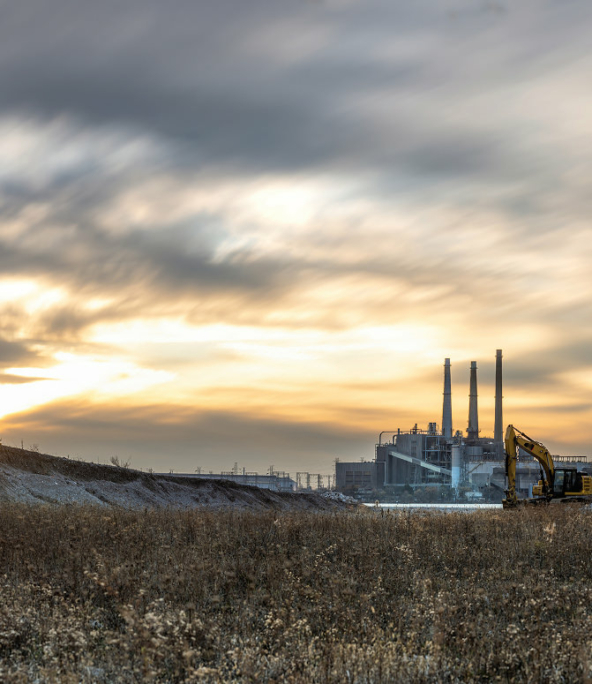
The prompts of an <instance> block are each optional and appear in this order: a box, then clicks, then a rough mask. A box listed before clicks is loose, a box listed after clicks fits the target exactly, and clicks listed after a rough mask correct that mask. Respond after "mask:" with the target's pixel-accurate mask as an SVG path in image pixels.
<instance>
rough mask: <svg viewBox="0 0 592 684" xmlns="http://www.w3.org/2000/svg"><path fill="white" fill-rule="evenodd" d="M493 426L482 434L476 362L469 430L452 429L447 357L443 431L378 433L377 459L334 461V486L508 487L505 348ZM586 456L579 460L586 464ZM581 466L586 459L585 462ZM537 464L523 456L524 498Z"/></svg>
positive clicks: (498, 360)
mask: <svg viewBox="0 0 592 684" xmlns="http://www.w3.org/2000/svg"><path fill="white" fill-rule="evenodd" d="M495 360H496V364H495V368H496V371H495V424H494V434H493V437H482V436H481V435H480V429H479V411H478V388H477V362H476V361H471V365H470V369H469V370H470V375H469V411H468V425H467V430H466V434H463V432H462V431H460V430H457V431H456V432H454V431H453V426H452V384H451V364H450V359H445V361H444V392H443V406H442V423H441V429H439V428H438V425H437V423H436V422H432V423H428V427H427V429H426V430H422V429H419V428H418V427H417V424H416V425H415V426H414V427H413V428H412V429H411V430H401V429H397V430H395V431H390V430H384V431H382V432H381V433H380V435H379V438H378V443H377V444H376V448H375V457H374V460H373V461H366V462H359V461H358V462H350V463H347V462H340V461H338V462H337V463H336V468H335V481H336V488H337V489H338V490H340V491H344V492H352V491H354V492H355V491H356V490H357V491H364V490H366V491H369V490H377V489H383V490H387V491H388V490H389V489H391V490H394V489H396V488H399V489H400V488H401V487H411V488H412V489H413V490H417V489H418V488H421V487H434V486H438V487H439V486H442V485H444V486H448V487H452V488H453V489H454V490H456V491H457V492H458V491H459V489H460V488H463V489H465V490H468V491H470V490H472V491H473V495H475V496H479V493H480V490H483V489H484V488H489V487H493V488H495V489H497V490H498V491H499V493H500V494H501V493H503V491H504V489H505V486H506V484H505V462H504V441H503V440H504V424H503V407H502V401H503V398H502V350H501V349H498V350H497V351H496V356H495ZM583 460H584V459H578V461H579V462H582V461H583ZM583 466H584V467H583V469H585V466H586V462H585V460H584V463H583ZM539 476H540V474H539V467H538V465H537V464H536V462H534V461H533V459H532V458H531V457H521V462H520V464H519V466H518V472H517V490H518V491H519V495H520V496H530V495H531V492H532V485H533V484H536V482H537V481H538V479H539Z"/></svg>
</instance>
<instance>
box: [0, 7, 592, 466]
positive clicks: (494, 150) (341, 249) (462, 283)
mask: <svg viewBox="0 0 592 684" xmlns="http://www.w3.org/2000/svg"><path fill="white" fill-rule="evenodd" d="M489 6H490V5H489V4H487V3H479V2H476V3H475V2H464V0H459V1H455V2H451V3H448V5H446V6H442V5H438V4H436V3H434V2H431V1H427V0H426V1H425V2H424V1H422V2H418V3H407V4H401V3H398V4H397V3H395V4H393V3H390V4H389V3H386V2H384V1H383V0H369V2H366V3H354V2H349V1H345V0H343V1H342V0H339V1H338V0H330V1H329V2H325V3H321V4H318V3H317V4H311V3H304V2H299V1H298V0H296V2H292V3H287V4H286V3H277V2H271V0H255V1H254V2H250V3H248V4H247V3H241V2H238V1H231V0H221V2H217V3H215V4H207V5H206V4H204V3H201V4H195V3H190V2H188V1H185V0H179V2H175V3H174V4H173V6H172V8H171V7H169V6H167V7H166V8H165V7H164V5H163V6H157V5H154V4H153V5H146V4H145V3H144V4H142V3H139V2H138V1H137V0H125V1H124V2H118V3H115V2H111V1H108V2H106V3H99V4H95V5H93V6H92V7H91V6H88V7H84V8H83V7H81V6H80V5H78V4H76V3H73V2H72V0H56V2H53V3H52V4H51V8H49V7H48V6H47V5H46V4H43V3H41V2H40V0H25V1H24V2H21V3H19V4H18V5H15V6H14V7H10V8H8V7H7V8H4V10H3V16H2V22H1V23H0V60H2V63H3V64H4V65H5V67H6V68H5V69H3V70H2V73H0V273H1V274H2V287H0V332H1V334H2V339H3V340H4V341H3V342H1V343H0V365H1V367H3V368H10V367H11V366H14V365H15V364H19V365H23V366H28V367H29V368H30V369H36V368H38V367H39V366H48V365H49V366H51V365H52V364H53V363H55V357H56V355H57V354H58V353H59V352H60V351H64V350H67V351H70V352H72V353H77V354H89V355H92V354H98V355H100V356H102V357H105V356H108V355H109V354H111V355H113V357H114V358H117V359H119V358H122V357H124V358H126V359H127V360H130V359H131V361H132V362H133V363H134V364H136V365H137V366H138V367H139V368H147V369H152V370H155V371H159V370H164V369H169V368H171V367H172V366H174V367H175V372H178V371H179V370H180V366H183V369H182V371H181V372H180V375H181V376H182V377H184V378H185V377H186V378H191V381H192V382H195V383H196V384H197V383H198V382H199V380H198V379H197V378H200V377H207V378H208V380H209V379H210V378H211V377H212V375H214V374H213V372H212V370H211V367H214V368H215V369H216V373H217V380H218V382H219V383H220V384H221V385H223V384H224V382H226V381H227V378H228V375H231V376H236V386H237V392H236V393H235V395H234V399H233V398H232V397H233V395H232V392H229V393H228V394H227V395H225V397H224V400H225V401H226V402H227V410H228V412H229V415H232V416H234V418H233V421H234V423H233V424H236V425H240V420H238V419H237V418H236V411H235V408H236V407H233V406H231V404H232V401H233V400H234V401H238V400H239V399H240V400H241V401H243V400H245V397H246V396H248V394H249V393H250V394H251V395H252V394H253V387H257V388H258V390H257V391H258V392H261V394H262V395H265V401H267V402H268V403H267V405H265V406H264V410H263V413H262V415H260V416H258V417H257V419H255V418H253V421H254V422H253V421H251V422H249V426H250V427H245V426H242V427H244V428H245V429H247V430H252V431H253V435H255V428H254V427H253V425H255V424H257V421H264V420H265V417H266V416H267V417H268V418H269V415H270V411H271V408H270V405H271V402H270V401H269V397H270V396H274V395H273V392H272V391H271V390H270V383H271V381H270V379H269V375H271V374H272V373H271V371H273V374H275V375H276V378H275V382H276V383H278V384H279V385H283V386H286V387H288V390H287V391H288V392H289V393H291V394H290V396H291V397H292V399H293V402H294V403H296V402H300V401H301V402H303V404H304V405H306V406H308V404H307V401H306V400H305V399H304V398H303V397H304V393H303V391H302V387H300V386H296V385H295V384H292V382H293V375H294V374H296V373H299V374H300V375H301V376H302V377H303V378H306V379H307V381H309V380H310V376H311V375H315V376H316V377H315V380H316V381H317V383H318V384H323V385H325V386H326V387H328V388H332V391H334V392H335V393H336V394H335V396H337V395H338V394H339V392H340V390H339V388H338V383H337V382H336V380H335V376H336V375H338V374H341V375H342V376H343V377H342V383H343V387H352V386H355V385H356V383H360V381H362V384H363V380H364V379H366V380H367V379H368V378H371V382H372V381H374V382H375V383H376V384H377V385H378V384H380V382H381V379H380V373H382V372H383V371H382V369H381V368H377V366H378V365H380V364H379V363H378V361H381V362H382V365H383V366H384V367H387V365H390V366H391V367H392V368H396V369H397V372H394V371H393V372H387V371H384V377H383V378H382V380H384V378H386V381H387V382H388V381H389V380H390V381H392V380H393V378H395V379H397V380H400V379H401V378H404V379H405V382H406V383H407V382H409V385H410V387H412V390H409V389H403V388H401V387H396V388H395V389H393V400H392V402H393V403H392V410H393V412H394V411H395V409H396V411H397V412H398V413H397V415H398V416H400V417H401V420H405V421H409V422H410V423H411V424H413V422H415V420H414V416H413V415H412V413H413V411H415V410H416V407H418V406H420V405H421V403H422V401H423V397H422V394H421V392H422V391H424V389H425V385H426V382H427V381H426V380H425V378H424V376H423V373H424V371H425V369H426V368H427V367H430V368H432V367H434V368H435V367H438V368H439V365H440V364H441V359H442V358H443V357H444V356H451V357H452V358H453V364H455V366H454V367H455V368H458V367H459V366H458V365H456V364H461V365H464V364H465V363H466V364H467V365H468V360H470V359H473V358H477V360H478V361H479V364H480V368H482V371H481V373H482V374H480V379H482V380H483V383H484V385H483V386H484V388H485V387H486V386H489V384H490V383H491V381H492V373H493V353H494V350H495V348H499V347H502V348H503V349H504V352H505V354H506V359H505V362H506V363H505V367H506V369H507V370H506V386H507V388H508V394H512V393H513V394H514V396H515V397H518V398H519V400H518V399H516V402H515V405H516V407H517V409H518V408H520V407H521V406H522V404H521V402H522V400H523V398H524V393H526V392H533V393H537V395H539V397H540V394H541V393H542V392H545V391H550V392H552V393H553V394H554V395H558V396H560V400H556V399H555V398H553V399H552V400H547V402H546V404H547V405H548V406H552V405H559V406H567V405H573V406H579V405H582V406H583V405H585V403H586V402H585V400H584V398H583V396H582V393H583V392H584V391H585V383H584V382H583V381H582V383H580V384H578V381H577V377H576V376H577V373H578V371H581V372H582V374H585V373H586V372H587V369H588V368H589V366H590V363H589V358H588V353H587V351H586V350H587V348H590V347H587V345H588V341H589V340H590V339H591V338H592V327H591V326H590V324H589V323H588V321H589V320H590V314H591V313H592V311H591V304H590V302H591V301H592V299H591V297H590V294H591V293H590V285H589V275H588V273H589V263H590V258H591V257H592V254H591V247H590V244H592V243H591V242H590V239H589V238H590V227H589V216H590V210H591V209H592V206H591V202H590V197H589V188H588V186H587V179H588V178H589V177H590V173H591V172H592V168H591V166H590V160H589V155H588V154H587V143H588V140H589V138H590V133H592V131H591V130H590V122H589V119H588V118H587V117H586V116H585V115H584V113H585V112H586V111H588V109H589V105H590V99H589V98H590V96H589V94H588V89H587V88H586V85H587V82H588V80H589V72H590V67H591V66H592V64H591V63H590V62H591V60H590V56H589V40H588V26H589V19H590V12H591V10H590V8H589V6H588V5H586V4H585V3H583V2H573V3H570V4H569V6H566V5H565V4H563V5H561V4H559V3H554V2H546V3H526V4H525V5H521V6H520V7H509V6H508V7H506V8H505V11H504V12H497V11H496V12H492V11H488V9H487V8H488V7H489ZM32 45H33V46H35V49H34V50H33V49H31V47H30V46H32ZM177 325H178V327H175V326H177ZM162 326H168V327H169V328H170V329H173V330H176V331H179V335H180V336H181V337H183V335H187V337H188V339H184V340H183V341H179V340H177V341H176V342H175V341H171V340H168V339H167V340H162V339H161V340H160V341H159V343H158V344H157V343H154V344H149V343H148V341H150V340H151V336H152V335H154V336H156V333H158V332H159V331H160V330H161V328H162ZM216 326H222V327H223V329H224V331H225V333H226V334H228V336H229V339H219V338H216V339H214V340H206V341H205V342H204V341H203V340H202V338H201V337H200V333H201V334H206V332H207V330H209V329H210V328H211V327H216ZM125 327H127V328H128V329H129V330H132V331H137V330H142V331H143V336H142V337H141V338H134V339H131V338H130V337H129V336H128V337H127V338H126V341H125V342H123V341H121V340H123V338H124V337H125V336H124V335H123V332H122V331H123V329H124V328H125ZM251 328H257V329H258V330H259V332H260V335H259V336H258V337H257V339H246V340H245V332H248V330H249V329H251ZM204 329H205V330H204ZM360 330H365V331H367V338H368V339H366V338H364V339H361V338H360V337H358V338H356V334H357V331H360ZM114 331H119V334H120V341H119V342H118V341H117V339H116V335H114V334H113V332H114ZM299 331H305V332H310V331H313V333H314V335H317V334H318V335H319V337H318V338H317V337H315V338H314V340H313V341H311V339H310V338H307V337H306V335H304V336H300V335H298V334H297V333H298V332H299ZM274 333H278V334H279V336H280V338H281V341H278V339H277V338H273V334H274ZM401 334H405V335H407V337H408V338H409V339H408V340H407V343H406V344H403V343H402V342H401ZM202 336H203V335H202ZM206 336H207V335H206ZM372 336H373V339H372V341H371V342H370V341H368V340H369V338H370V337H372ZM290 338H291V339H290ZM352 340H353V341H352ZM192 345H193V348H192ZM233 345H234V346H233ZM410 349H411V351H410ZM192 353H193V354H194V357H193V358H192ZM177 354H178V355H179V356H177ZM265 354H268V355H269V358H267V360H266V361H265V362H264V357H265ZM486 355H489V356H487V358H486V359H485V360H483V361H481V360H480V359H484V358H485V356H486ZM179 358H181V361H180V360H179ZM204 359H205V360H204ZM481 364H483V365H482V366H481ZM404 365H405V366H408V367H409V370H407V369H406V370H405V373H403V371H402V370H401V369H402V366H404ZM270 369H271V370H270ZM218 371H219V372H218ZM426 372H427V371H426ZM429 372H430V373H431V371H429ZM8 373H9V374H10V372H9V371H8ZM35 373H37V370H35ZM39 375H43V373H39ZM413 377H416V378H418V380H417V383H416V384H413V383H412V381H411V380H409V378H413ZM4 378H5V380H4V381H5V382H8V381H9V380H10V377H7V376H6V375H5V376H4ZM261 378H263V379H264V380H265V390H263V389H261V385H260V384H257V383H258V382H259V381H260V380H261ZM180 384H181V385H183V392H181V391H180V390H179V392H180V395H181V394H182V396H179V397H174V399H173V404H174V405H177V403H179V404H180V405H182V406H186V405H187V403H188V401H189V400H188V398H187V397H188V394H187V393H184V392H186V391H187V387H186V385H185V384H183V383H181V382H180ZM580 385H581V386H580ZM312 386H313V385H310V386H309V392H316V391H317V390H310V387H312ZM200 387H201V385H200ZM224 387H225V386H224ZM380 387H381V389H380V391H378V392H377V393H375V394H374V395H373V394H372V393H369V394H368V395H367V397H366V400H367V402H368V404H365V406H366V410H367V411H368V412H369V414H370V415H371V414H372V413H374V415H376V421H377V422H379V421H381V420H382V417H383V415H384V414H383V412H384V411H386V409H385V402H387V401H390V399H388V400H387V399H385V396H386V395H385V393H384V392H383V386H382V385H380ZM406 387H407V385H406ZM420 388H421V391H420ZM207 389H208V391H212V395H214V394H215V392H214V391H213V389H212V386H211V385H208V387H207ZM239 390H240V391H239ZM270 392H271V393H270ZM341 392H343V390H341ZM319 393H320V394H322V395H323V400H324V401H325V400H326V403H330V401H331V397H330V393H329V392H327V393H321V392H319ZM406 394H409V397H410V398H409V401H408V403H407V404H406V403H405V395H406ZM492 394H493V391H492V392H491V395H492ZM340 396H341V395H340V394H339V397H340ZM358 396H359V395H358V394H356V397H358ZM490 398H491V397H490ZM284 399H285V398H284ZM81 401H82V399H81ZM509 401H511V398H509ZM263 403H265V402H263ZM287 403H289V402H287ZM336 403H338V404H339V403H340V402H339V401H336ZM216 408H217V410H218V411H219V415H220V416H221V415H223V413H224V410H223V409H224V407H223V406H222V399H220V405H218V406H217V407H216ZM68 410H75V407H74V406H73V405H72V404H69V405H68ZM290 410H292V412H293V416H296V415H299V414H298V410H299V408H298V407H297V406H293V407H292V408H291V409H290ZM389 410H390V404H389ZM520 410H521V409H520ZM286 412H288V409H286ZM419 413H420V415H419V416H418V417H417V420H421V418H422V416H424V414H425V416H427V411H425V412H422V411H419ZM43 415H44V414H42V413H40V414H39V416H40V420H41V417H43ZM216 415H218V414H216ZM360 416H362V417H361V418H360V420H361V422H364V424H368V421H369V417H368V415H366V414H364V413H363V412H360ZM46 417H47V419H48V420H49V419H52V418H53V416H50V415H47V416H46ZM335 417H336V424H337V423H339V424H341V425H342V424H344V421H345V422H346V423H347V421H349V420H350V419H351V420H355V415H354V411H353V409H352V408H351V406H350V405H348V406H346V407H345V408H344V406H343V405H340V407H338V408H336V409H335ZM300 418H301V419H302V425H303V427H302V429H303V431H304V433H307V430H309V427H308V426H307V424H306V420H304V419H303V418H302V416H300ZM431 418H433V416H431V415H430V419H431ZM282 419H283V420H287V418H286V416H285V415H284V416H283V417H282ZM130 420H131V418H130ZM134 420H135V417H134ZM217 420H218V418H216V416H213V417H212V421H213V423H216V421H217ZM237 420H238V423H237V422H236V421H237ZM278 420H279V418H278V417H277V416H275V418H274V421H272V424H270V425H268V426H267V427H266V429H267V428H269V432H270V433H273V430H274V426H275V425H276V424H279V423H277V421H278ZM132 422H133V421H132ZM157 422H158V421H157ZM280 422H281V421H280ZM288 422H289V421H288ZM385 422H386V419H385ZM158 424H160V423H158ZM29 425H31V424H29ZM39 425H41V423H39ZM64 427H65V428H67V426H64ZM43 429H45V428H43ZM76 429H78V428H76ZM204 429H205V428H204ZM93 430H94V427H93ZM261 430H263V427H262V428H261ZM310 430H312V431H313V432H314V430H313V429H312V428H310ZM282 431H283V432H282V434H285V435H287V436H288V438H294V435H293V434H292V433H290V431H289V430H288V428H287V427H285V426H284V427H282ZM206 432H207V430H206ZM329 432H330V431H329ZM93 434H94V433H93ZM167 434H168V433H167ZM307 434H308V433H307ZM311 434H312V433H311ZM323 434H325V433H323ZM331 434H332V433H331ZM317 438H318V440H319V443H322V442H323V439H324V438H323V436H322V434H319V435H317ZM105 439H107V438H105ZM139 439H140V438H139ZM262 439H263V438H262ZM310 439H311V442H310V443H311V444H312V437H311V438H310ZM39 441H42V440H39ZM56 443H57V442H56ZM142 443H143V444H146V442H145V441H144V442H142ZM120 444H124V440H123V438H122V440H121V442H120ZM307 444H308V442H307ZM340 444H341V443H340ZM228 445H229V446H228V448H229V449H231V446H230V445H231V442H230V441H229V442H228ZM146 448H147V449H148V450H150V446H149V445H148V446H147V447H146ZM339 448H341V447H339ZM187 449H188V447H187ZM187 453H189V451H187ZM270 453H271V451H270Z"/></svg>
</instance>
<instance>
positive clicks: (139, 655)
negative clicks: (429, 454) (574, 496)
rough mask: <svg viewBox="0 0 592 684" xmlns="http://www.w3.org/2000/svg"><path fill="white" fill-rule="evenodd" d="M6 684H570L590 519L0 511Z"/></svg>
mask: <svg viewBox="0 0 592 684" xmlns="http://www.w3.org/2000/svg"><path fill="white" fill-rule="evenodd" d="M0 510H1V516H0V586H1V601H0V681H2V682H33V681H36V682H40V683H41V682H60V683H67V682H150V681H155V682H184V681H190V682H191V681H195V682H234V681H236V682H335V683H338V682H339V683H342V682H360V683H362V682H364V683H368V684H370V683H379V682H385V683H386V682H472V681H476V682H490V681H501V682H579V681H582V682H584V681H590V680H589V677H590V674H591V668H592V554H591V545H592V514H591V513H589V512H585V511H583V510H577V509H576V510H573V509H570V510H564V509H563V508H561V507H551V508H550V509H548V510H532V511H523V512H502V511H490V512H484V513H474V514H448V515H440V514H435V515H434V514H432V515H421V514H395V515H389V514H385V515H380V514H375V513H371V514H365V515H364V514H356V513H343V512H341V513H318V514H313V513H282V514H281V515H278V514H273V513H247V512H236V511H228V512H223V511H222V512H220V511H218V512H204V511H188V512H179V511H176V512H175V511H160V512H158V511H147V512H129V511H121V510H105V509H98V508H88V507H87V508H84V507H66V506H64V507H43V506H36V507H28V506H24V505H5V506H3V507H2V508H1V509H0Z"/></svg>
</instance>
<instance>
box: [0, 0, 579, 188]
mask: <svg viewBox="0 0 592 684" xmlns="http://www.w3.org/2000/svg"><path fill="white" fill-rule="evenodd" d="M482 5H483V7H486V4H482V3H472V2H471V3H456V4H455V6H454V8H442V7H441V6H440V5H438V4H436V3H432V2H423V3H421V2H420V3H413V4H392V3H386V2H382V1H380V0H377V1H374V2H366V3H339V2H329V3H320V4H318V5H317V4H311V3H306V2H299V1H298V0H295V1H294V2H281V3H278V2H272V1H271V0H258V1H256V2H250V3H244V2H237V1H235V0H223V1H221V2H216V3H212V4H206V3H190V2H181V1H179V2H173V3H170V4H167V5H166V6H165V5H163V4H157V3H148V4H147V3H143V2H142V3H141V2H138V1H137V0H127V1H126V2H105V3H97V4H96V5H95V6H94V7H90V6H84V7H82V6H81V5H80V4H78V3H73V2H71V1H70V0H56V2H52V3H51V5H48V4H47V3H43V2H41V0H27V2H23V3H18V4H15V5H10V6H9V5H5V6H4V7H3V8H2V10H1V15H0V19H1V21H0V46H1V47H0V59H1V61H2V64H3V65H4V67H3V70H2V72H1V74H0V107H2V108H4V109H5V110H14V111H29V112H31V113H33V114H34V115H36V116H42V117H48V118H50V119H51V118H52V117H55V116H57V115H61V114H64V113H66V114H68V115H71V116H73V117H75V118H78V119H80V120H82V121H84V122H87V123H89V124H92V125H105V124H125V125H129V126H132V127H137V128H140V129H145V130H149V131H152V132H153V133H155V134H156V135H159V136H163V137H164V138H166V139H170V140H176V141H178V142H179V143H180V144H181V147H183V148H184V152H183V153H182V152H181V147H180V148H179V162H180V163H181V159H182V158H183V157H184V158H185V162H186V163H193V164H197V165H199V164H202V163H204V161H205V162H207V163H217V164H225V163H228V164H233V165H238V166H241V167H244V168H249V169H274V168H276V169H277V168H290V169H295V168H298V167H300V168H310V167H312V166H315V165H321V166H323V165H331V164H340V165H343V164H347V163H349V164H350V165H352V166H359V167H362V166H364V167H372V168H377V167H378V166H381V167H383V168H384V167H385V166H389V167H391V168H397V167H400V168H401V169H403V170H405V171H406V172H408V173H410V174H414V175H415V174H419V175H421V174H423V173H427V174H428V175H429V176H433V175H438V176H441V177H454V176H455V175H460V176H463V177H467V176H470V175H471V174H474V173H478V172H480V173H487V172H489V173H494V174H495V173H498V174H501V173H502V172H504V173H507V172H509V171H511V170H512V169H516V168H517V167H518V168H521V167H522V165H523V162H522V159H523V154H521V153H520V151H519V150H518V149H516V145H515V143H516V142H519V141H520V137H519V135H518V134H515V133H513V132H512V129H511V126H509V125H507V126H504V125H503V124H494V123H493V119H491V118H488V121H483V120H479V116H480V114H483V115H485V114H486V112H482V113H480V112H476V114H475V116H474V118H473V120H472V121H471V120H469V119H466V118H458V119H455V115H456V113H458V111H459V110H462V107H463V99H464V98H465V97H466V96H467V95H472V94H474V93H475V92H476V90H477V89H478V88H483V89H485V90H487V89H495V88H496V87H498V86H499V85H500V83H502V84H503V83H504V81H505V79H507V78H508V76H509V75H510V74H512V72H513V73H514V75H515V77H518V78H524V77H536V76H537V75H538V73H539V71H538V69H540V68H541V67H540V66H539V62H540V51H541V50H544V51H546V53H547V54H549V55H551V56H552V58H553V59H552V60H551V66H552V67H553V66H555V64H556V63H557V62H561V60H564V61H565V60H568V61H569V59H575V58H577V57H578V56H581V55H582V54H585V49H584V48H585V46H584V45H583V41H582V40H579V38H581V36H583V35H584V33H583V32H584V27H585V22H584V21H583V20H584V19H585V18H586V16H589V15H587V10H586V6H585V4H584V3H571V4H570V6H569V8H568V9H565V8H564V7H563V6H562V9H561V13H559V12H558V10H557V8H556V7H555V6H554V4H553V3H547V4H545V3H543V4H542V7H541V9H540V11H539V12H538V13H537V12H535V11H534V10H533V9H532V8H530V9H529V8H526V9H524V10H522V11H517V10H516V9H513V10H509V11H508V12H507V13H505V14H503V15H499V16H498V15H496V16H492V15H491V14H489V13H487V12H480V11H477V12H472V11H470V12H463V11H462V10H463V9H469V10H472V9H474V8H477V9H478V8H479V7H482ZM447 9H455V10H456V9H460V10H461V11H460V12H457V13H456V14H455V19H454V20H451V16H450V13H449V12H448V11H447ZM530 25H533V26H534V27H535V28H536V30H528V27H529V26H530ZM567 35H568V36H569V41H566V36H567ZM560 47H561V49H562V51H563V52H562V55H561V57H557V51H558V50H559V48H560ZM553 60H554V61H553ZM500 96H503V91H502V92H500ZM494 102H495V100H494V99H492V104H493V103H494ZM489 114H494V112H489ZM468 123H470V126H471V127H472V128H473V135H474V137H475V140H474V142H473V143H471V144H469V145H466V143H465V142H463V140H462V136H463V135H464V134H470V131H468V130H467V125H468ZM503 135H506V136H507V139H506V140H504V139H503V137H502V136H503ZM477 136H479V137H480V140H478V137H477ZM515 136H516V137H515Z"/></svg>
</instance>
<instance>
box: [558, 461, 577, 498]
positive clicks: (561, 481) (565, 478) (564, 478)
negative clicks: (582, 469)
mask: <svg viewBox="0 0 592 684" xmlns="http://www.w3.org/2000/svg"><path fill="white" fill-rule="evenodd" d="M578 475H580V477H579V480H580V484H579V486H578ZM581 491H582V475H581V474H580V473H578V472H577V470H576V469H575V468H555V479H554V481H553V496H565V495H566V494H580V493H581Z"/></svg>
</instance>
